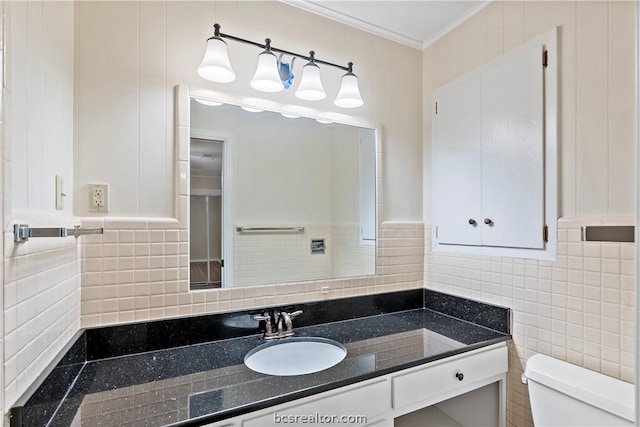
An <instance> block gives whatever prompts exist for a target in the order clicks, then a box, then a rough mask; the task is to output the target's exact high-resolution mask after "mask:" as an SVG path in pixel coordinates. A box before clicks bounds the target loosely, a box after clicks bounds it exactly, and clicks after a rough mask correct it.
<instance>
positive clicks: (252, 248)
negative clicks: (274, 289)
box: [189, 100, 377, 290]
mask: <svg viewBox="0 0 640 427" xmlns="http://www.w3.org/2000/svg"><path fill="white" fill-rule="evenodd" d="M375 141H376V138H375V130H373V129H367V128H361V127H356V126H348V125H344V124H337V123H320V122H318V121H316V120H315V119H311V118H304V117H297V118H290V117H284V116H283V115H281V114H280V113H276V112H269V111H262V112H247V111H245V110H243V109H242V108H240V107H237V106H234V105H226V104H225V105H220V106H206V105H202V104H200V103H198V102H195V101H193V100H192V102H191V144H190V159H191V164H190V174H191V176H190V183H191V188H190V198H191V200H190V224H189V235H190V266H191V268H190V285H191V289H193V290H195V289H208V288H218V287H224V288H228V287H235V288H238V287H247V286H257V285H266V284H274V283H288V282H301V281H312V280H313V281H315V280H324V279H335V278H344V277H357V276H369V275H374V274H375V272H376V265H375V262H376V257H375V253H376V251H375V248H376V224H377V221H376V142H375Z"/></svg>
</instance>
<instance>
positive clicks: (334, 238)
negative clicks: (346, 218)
mask: <svg viewBox="0 0 640 427" xmlns="http://www.w3.org/2000/svg"><path fill="white" fill-rule="evenodd" d="M359 227H360V226H359V224H333V226H332V228H331V243H332V245H331V248H332V253H331V269H332V277H348V276H362V275H366V274H371V272H372V271H375V260H376V256H375V254H376V247H375V245H373V244H371V245H370V244H362V243H360V233H359Z"/></svg>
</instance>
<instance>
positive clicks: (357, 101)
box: [333, 73, 364, 108]
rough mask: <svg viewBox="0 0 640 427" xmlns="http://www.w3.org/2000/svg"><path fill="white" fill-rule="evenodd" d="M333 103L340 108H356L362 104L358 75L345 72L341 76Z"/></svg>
mask: <svg viewBox="0 0 640 427" xmlns="http://www.w3.org/2000/svg"><path fill="white" fill-rule="evenodd" d="M333 103H334V104H335V105H337V106H338V107H341V108H357V107H361V106H362V105H364V101H363V100H362V96H360V89H358V77H357V76H356V75H355V74H353V73H347V74H345V75H344V76H342V83H341V84H340V90H339V91H338V96H337V97H336V100H335V101H333Z"/></svg>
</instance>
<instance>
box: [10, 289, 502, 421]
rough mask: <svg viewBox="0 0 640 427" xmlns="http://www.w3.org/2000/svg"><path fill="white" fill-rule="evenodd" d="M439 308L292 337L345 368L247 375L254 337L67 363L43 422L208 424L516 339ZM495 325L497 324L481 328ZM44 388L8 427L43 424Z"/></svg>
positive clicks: (307, 329) (300, 331)
mask: <svg viewBox="0 0 640 427" xmlns="http://www.w3.org/2000/svg"><path fill="white" fill-rule="evenodd" d="M434 295H435V296H436V297H439V296H440V295H444V294H437V293H436V294H434ZM436 299H437V298H436ZM445 299H446V298H445ZM465 301H468V300H465ZM440 302H444V303H445V304H444V305H443V304H438V307H439V310H438V311H436V310H434V309H433V304H429V303H425V304H424V305H425V306H426V307H430V308H417V309H411V310H405V311H397V312H393V313H387V314H378V315H372V316H367V317H360V318H351V319H347V320H340V321H334V322H330V323H324V324H317V325H309V326H302V327H298V328H296V336H312V337H325V338H330V339H334V340H336V341H339V342H341V343H343V344H344V346H345V347H346V348H347V356H346V358H345V359H344V360H343V361H342V362H340V363H338V364H337V365H336V366H334V367H332V368H330V369H327V370H324V371H321V372H317V373H314V374H308V375H300V376H292V377H280V376H270V375H265V374H260V373H256V372H253V371H251V370H250V369H249V368H247V367H246V366H245V365H244V363H243V360H244V356H245V354H246V353H247V352H248V351H249V350H251V349H252V348H254V347H256V346H258V345H260V344H262V343H264V340H263V339H262V337H261V335H259V334H256V333H255V332H254V333H253V334H251V335H245V336H240V337H235V338H228V339H220V340H217V341H213V342H204V343H199V344H192V345H186V346H181V347H173V348H168V349H161V350H155V351H146V352H142V353H133V354H124V355H121V356H111V357H108V358H101V359H100V358H95V360H90V359H91V358H89V360H85V361H84V362H83V363H82V364H75V365H74V364H68V365H66V366H76V368H71V370H70V372H71V373H69V369H66V370H64V372H65V374H66V377H65V378H66V379H67V381H68V382H69V384H70V386H69V387H67V389H66V390H64V391H65V395H64V397H63V398H62V399H61V401H60V402H59V406H58V407H57V409H55V410H54V409H53V408H51V407H50V408H48V409H47V411H49V416H48V417H47V419H46V420H45V421H49V419H48V418H50V417H51V414H53V418H52V419H50V422H49V424H48V425H49V426H52V427H53V426H69V425H74V426H75V425H83V426H91V427H103V426H104V427H107V426H119V427H120V426H167V425H171V426H174V425H175V426H178V425H180V426H186V425H205V424H208V423H211V422H215V421H218V420H222V419H225V418H229V417H233V416H236V415H240V414H243V413H248V412H252V411H255V410H258V409H262V408H265V407H270V406H273V405H277V404H280V403H283V402H287V401H291V400H294V399H298V398H301V397H305V396H309V395H312V394H316V393H321V392H323V391H327V390H330V389H334V388H337V387H342V386H345V385H348V384H352V383H355V382H359V381H363V380H366V379H369V378H373V377H376V376H380V375H385V374H388V373H391V372H395V371H399V370H401V369H405V368H409V367H412V366H417V365H420V364H423V363H427V362H430V361H433V360H437V359H441V358H444V357H448V356H451V355H454V354H459V353H462V352H466V351H470V350H473V349H476V348H479V347H483V346H488V345H491V344H495V343H499V342H503V341H506V340H508V339H509V338H510V335H509V334H508V325H505V320H504V319H505V318H506V319H507V320H506V322H507V323H508V310H507V309H502V308H499V310H502V311H499V312H498V313H499V315H500V316H502V318H501V322H502V324H501V327H498V328H497V330H496V329H492V328H490V327H487V326H481V325H478V324H476V323H472V322H471V321H469V313H466V314H465V313H464V312H463V313H462V315H461V316H458V317H453V316H452V315H451V314H455V313H451V310H453V311H456V310H458V311H459V310H463V311H464V310H465V307H463V305H462V304H457V305H456V304H449V305H450V306H449V308H447V304H446V303H447V301H440ZM448 302H449V303H452V302H453V303H455V302H456V301H451V300H448ZM474 304H478V303H474ZM483 306H484V305H483ZM488 307H493V306H488ZM467 308H468V307H467ZM476 308H477V307H475V306H474V307H473V310H475V309H476ZM440 309H441V310H440ZM473 310H472V311H473ZM467 311H469V310H467ZM489 311H490V310H489ZM443 312H444V313H448V314H444V313H443ZM478 312H481V310H480V311H478ZM478 312H476V313H475V314H474V313H472V316H471V317H473V315H476V316H477V314H478ZM505 313H506V314H505ZM505 316H506V317H505ZM459 317H461V318H459ZM463 319H466V320H463ZM492 321H495V319H493V320H492V319H489V320H488V321H482V322H480V323H482V324H485V325H486V324H487V323H489V324H490V323H491V322H492ZM489 326H493V325H489ZM505 329H506V330H505ZM285 339H286V338H285ZM56 369H58V368H56ZM71 378H72V379H73V381H71V380H70V379H71ZM58 382H59V381H58ZM63 382H64V381H63ZM45 386H46V383H45V384H43V385H42V386H40V389H38V391H37V392H36V393H35V394H34V395H33V396H31V398H30V400H29V401H28V402H27V404H26V405H24V408H18V409H19V410H18V411H17V412H16V411H12V415H16V414H17V416H16V417H15V418H16V419H19V420H18V421H19V422H17V421H16V420H12V425H23V426H35V425H40V424H39V423H41V422H42V420H38V416H34V414H35V413H36V412H37V411H38V410H40V411H42V410H44V408H45V406H42V405H44V404H43V403H39V402H38V399H37V398H36V397H37V395H38V392H40V394H42V393H44V392H43V391H42V389H43V387H45ZM45 394H46V393H45ZM51 394H52V393H50V392H49V394H48V395H51ZM34 399H35V401H34ZM40 400H42V401H44V400H46V399H40ZM54 400H55V399H54ZM38 405H41V406H38ZM49 406H51V404H50V405H49ZM25 408H26V409H27V410H25ZM20 410H22V412H20ZM14 421H16V422H14ZM45 424H46V422H45Z"/></svg>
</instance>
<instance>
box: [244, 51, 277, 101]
mask: <svg viewBox="0 0 640 427" xmlns="http://www.w3.org/2000/svg"><path fill="white" fill-rule="evenodd" d="M250 85H251V87H252V88H254V89H256V90H259V91H262V92H280V91H281V90H283V89H284V85H283V84H282V80H280V74H279V73H278V58H276V56H275V55H274V54H273V52H269V51H266V50H265V51H264V52H262V53H261V54H260V55H258V66H257V67H256V73H255V74H254V75H253V78H252V79H251V83H250Z"/></svg>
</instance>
